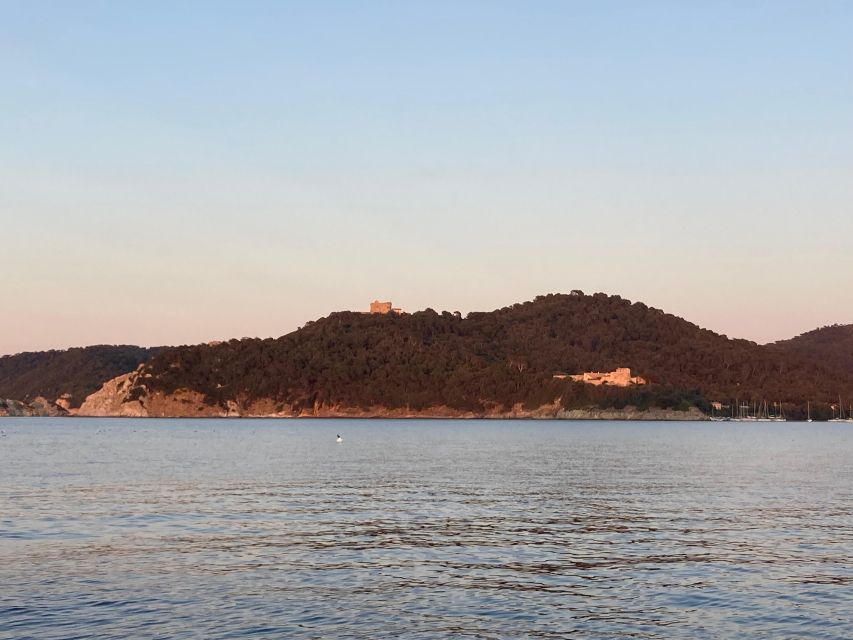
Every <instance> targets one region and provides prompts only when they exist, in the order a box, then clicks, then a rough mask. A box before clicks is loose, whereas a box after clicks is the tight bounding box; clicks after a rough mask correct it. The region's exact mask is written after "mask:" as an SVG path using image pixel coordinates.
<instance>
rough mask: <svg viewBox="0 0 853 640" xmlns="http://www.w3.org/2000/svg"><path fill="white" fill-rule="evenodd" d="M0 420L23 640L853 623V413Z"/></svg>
mask: <svg viewBox="0 0 853 640" xmlns="http://www.w3.org/2000/svg"><path fill="white" fill-rule="evenodd" d="M0 428H2V429H3V430H4V431H5V432H6V434H7V435H6V437H3V438H0V585H2V591H0V637H3V638H7V637H8V638H76V637H80V638H119V637H134V638H155V637H157V638H162V637H169V638H184V637H186V638H189V637H205V638H243V637H258V638H265V637H285V636H286V637H297V638H299V637H304V638H328V637H338V638H344V637H388V636H401V637H435V636H455V637H476V638H496V637H520V636H527V637H538V638H564V637H567V636H572V635H577V636H582V637H584V638H683V637H694V638H721V637H752V638H782V637H796V638H850V637H853V429H851V428H850V427H849V426H845V425H816V424H811V425H804V424H800V425H798V424H784V425H779V424H772V425H765V424H738V425H729V424H723V425H721V424H690V423H683V424H676V423H669V424H616V423H569V422H499V421H488V422H479V421H477V422H473V421H472V422H464V421H371V420H354V421H341V420H338V421H320V420H317V421H272V420H263V421H261V420H240V421H237V420H228V421H223V420H131V419H122V420H84V419H79V420H70V419H64V420H63V419H60V420H50V419H27V420H20V419H17V420H16V419H4V420H2V421H0ZM337 433H342V434H344V442H343V443H341V444H337V443H336V442H335V435H336V434H337Z"/></svg>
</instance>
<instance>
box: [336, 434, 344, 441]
mask: <svg viewBox="0 0 853 640" xmlns="http://www.w3.org/2000/svg"><path fill="white" fill-rule="evenodd" d="M343 441H344V439H343V438H341V434H340V433H339V434H338V439H337V440H336V442H343Z"/></svg>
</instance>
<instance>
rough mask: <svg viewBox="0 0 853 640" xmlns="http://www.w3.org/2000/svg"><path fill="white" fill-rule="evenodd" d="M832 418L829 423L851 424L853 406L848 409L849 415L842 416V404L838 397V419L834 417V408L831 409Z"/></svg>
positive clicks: (852, 420)
mask: <svg viewBox="0 0 853 640" xmlns="http://www.w3.org/2000/svg"><path fill="white" fill-rule="evenodd" d="M832 416H833V417H832V418H830V420H829V421H830V422H853V406H851V407H850V413H848V414H847V416H845V415H844V404H842V402H841V397H840V396H839V397H838V417H837V418H836V417H835V407H834V406H833V407H832Z"/></svg>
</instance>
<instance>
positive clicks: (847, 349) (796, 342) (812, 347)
mask: <svg viewBox="0 0 853 640" xmlns="http://www.w3.org/2000/svg"><path fill="white" fill-rule="evenodd" d="M769 346H770V347H771V348H774V349H777V350H779V351H781V352H783V353H786V354H791V355H795V356H800V357H802V358H807V359H812V360H817V361H820V362H823V363H825V364H826V365H828V366H829V367H831V368H832V369H834V370H839V371H846V372H847V373H850V374H853V324H848V325H838V324H836V325H832V326H829V327H821V328H820V329H815V330H814V331H809V332H807V333H804V334H802V335H799V336H797V337H796V338H791V339H790V340H782V341H780V342H776V343H774V344H773V345H769Z"/></svg>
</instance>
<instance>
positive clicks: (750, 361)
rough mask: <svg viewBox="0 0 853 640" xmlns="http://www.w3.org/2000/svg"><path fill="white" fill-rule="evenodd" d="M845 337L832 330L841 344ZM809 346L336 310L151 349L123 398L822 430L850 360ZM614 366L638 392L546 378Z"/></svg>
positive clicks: (628, 317)
mask: <svg viewBox="0 0 853 640" xmlns="http://www.w3.org/2000/svg"><path fill="white" fill-rule="evenodd" d="M850 329H851V328H850V327H840V328H839V330H840V331H842V332H843V333H844V335H845V336H847V338H848V339H849V338H850V334H851V331H850ZM810 335H811V334H806V336H803V337H800V338H797V339H794V340H791V341H787V342H786V343H776V344H774V345H765V346H761V345H757V344H755V343H753V342H749V341H746V340H732V339H729V338H727V337H726V336H722V335H719V334H716V333H713V332H712V331H708V330H705V329H701V328H699V327H698V326H696V325H694V324H691V323H689V322H687V321H685V320H683V319H681V318H678V317H675V316H672V315H669V314H665V313H663V312H662V311H660V310H657V309H653V308H650V307H647V306H646V305H644V304H642V303H633V304H632V303H631V302H629V301H627V300H624V299H622V298H620V297H618V296H607V295H605V294H595V295H591V296H586V295H582V294H578V295H547V296H540V297H538V298H536V300H534V301H532V302H526V303H523V304H516V305H512V306H511V307H506V308H503V309H499V310H496V311H493V312H487V313H486V312H483V313H479V312H478V313H471V314H469V315H468V316H467V317H465V318H463V317H462V316H461V315H460V314H458V313H449V312H444V313H437V312H435V311H433V310H431V309H427V310H425V311H420V312H417V313H413V314H404V315H399V316H398V315H368V314H361V313H354V312H340V313H333V314H331V315H330V316H328V317H326V318H322V319H320V320H317V321H316V322H311V323H308V324H307V325H306V326H305V327H303V328H302V329H300V330H298V331H295V332H293V333H291V334H288V335H285V336H283V337H281V338H278V339H267V340H260V339H249V340H232V341H230V342H225V343H222V344H218V345H198V346H192V347H180V348H175V349H170V350H167V351H164V352H163V353H161V354H159V355H158V356H156V357H155V358H154V359H153V360H152V361H151V362H150V363H148V364H147V365H146V370H145V374H146V375H145V377H143V378H141V382H140V384H141V385H142V386H141V387H140V388H139V389H137V390H136V394H137V395H141V394H142V393H144V392H145V390H146V389H148V390H160V391H164V392H171V391H175V390H176V389H179V388H187V389H192V390H196V391H200V392H202V393H204V394H205V397H206V399H207V401H208V402H210V403H217V404H219V403H224V402H225V401H227V400H243V401H251V400H253V399H260V398H272V399H274V400H276V401H278V402H280V403H282V404H287V405H290V406H293V407H296V408H306V407H311V406H314V405H316V404H324V405H340V406H351V407H364V408H368V407H375V406H384V407H389V408H400V407H408V408H410V409H413V410H421V409H425V408H428V407H431V406H437V405H446V406H448V407H452V408H454V409H459V410H470V411H483V410H487V409H489V408H490V407H496V406H497V407H502V408H510V407H512V406H513V405H515V404H517V403H521V404H522V405H524V406H525V407H526V408H534V407H537V406H541V405H543V404H548V403H551V402H553V401H554V400H555V399H557V398H561V403H562V405H563V406H564V407H566V408H575V407H589V406H599V407H621V406H625V405H627V404H631V405H635V406H640V407H644V408H645V407H665V408H682V409H683V408H686V407H688V406H689V405H696V406H699V407H700V408H702V409H703V410H705V411H707V410H709V408H710V402H712V401H720V402H723V403H729V402H731V401H734V400H735V399H739V400H740V401H745V402H758V401H761V400H767V401H768V402H771V403H772V402H777V401H778V402H782V403H783V404H784V407H785V410H786V413H787V414H788V415H789V417H799V416H800V412H803V413H804V411H805V406H806V402H807V401H811V402H812V412H813V415H814V417H817V418H821V417H826V415H828V412H829V403H830V402H833V401H836V400H837V398H838V397H839V396H842V397H851V400H853V366H852V365H853V350H848V351H847V352H846V355H843V354H842V355H839V354H838V353H837V352H833V353H834V356H833V357H832V358H829V357H827V355H826V353H824V352H823V351H821V350H820V349H816V350H814V351H813V350H812V349H811V348H810V342H809V341H810V340H811V338H809V336H810ZM829 342H831V340H830V341H829ZM828 351H830V352H832V349H828ZM616 367H630V368H631V369H632V371H633V372H634V374H635V375H640V376H643V377H645V378H647V379H648V380H649V382H650V384H649V385H647V386H642V387H635V388H629V389H615V388H594V387H591V386H589V385H583V384H579V383H572V382H568V381H564V380H557V379H554V378H553V374H554V373H555V372H567V373H580V372H583V371H609V370H612V369H615V368H616ZM143 387H144V388H143Z"/></svg>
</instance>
